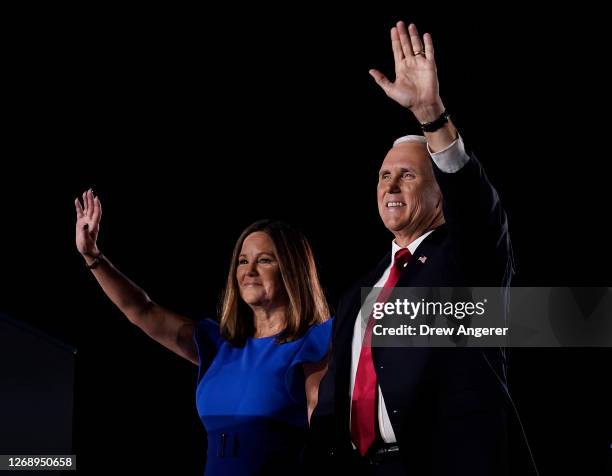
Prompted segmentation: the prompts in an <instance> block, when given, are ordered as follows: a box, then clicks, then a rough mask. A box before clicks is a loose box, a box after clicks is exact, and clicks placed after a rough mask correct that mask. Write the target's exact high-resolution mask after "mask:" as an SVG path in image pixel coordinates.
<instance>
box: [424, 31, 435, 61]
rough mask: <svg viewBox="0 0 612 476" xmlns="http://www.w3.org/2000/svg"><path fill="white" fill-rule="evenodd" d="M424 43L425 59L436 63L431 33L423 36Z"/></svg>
mask: <svg viewBox="0 0 612 476" xmlns="http://www.w3.org/2000/svg"><path fill="white" fill-rule="evenodd" d="M423 41H425V57H426V58H427V59H428V60H430V61H435V56H434V46H433V41H432V39H431V35H430V34H429V33H425V34H424V35H423Z"/></svg>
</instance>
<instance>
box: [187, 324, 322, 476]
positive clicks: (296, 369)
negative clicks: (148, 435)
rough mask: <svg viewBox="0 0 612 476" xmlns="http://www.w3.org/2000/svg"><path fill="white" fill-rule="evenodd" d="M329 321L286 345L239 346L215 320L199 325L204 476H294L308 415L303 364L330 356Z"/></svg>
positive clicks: (255, 342)
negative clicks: (288, 475) (291, 475)
mask: <svg viewBox="0 0 612 476" xmlns="http://www.w3.org/2000/svg"><path fill="white" fill-rule="evenodd" d="M331 330H332V319H330V320H328V321H326V322H324V323H323V324H318V325H315V326H312V327H311V328H310V329H308V331H306V333H305V334H304V335H303V336H302V337H300V338H299V339H297V340H295V341H293V342H288V343H284V344H279V343H277V342H276V336H271V337H263V338H249V339H248V340H247V342H246V344H245V346H244V347H235V346H233V345H232V344H230V343H229V342H227V341H226V340H225V339H224V338H223V337H221V335H220V333H219V325H218V324H217V323H216V322H215V321H212V320H210V319H204V320H201V321H198V322H197V325H196V330H195V334H194V339H195V342H196V345H197V348H198V353H199V359H200V366H199V371H198V385H197V389H196V406H197V409H198V414H199V415H200V418H201V420H202V423H203V424H204V427H205V429H206V433H207V436H208V450H207V457H206V470H205V472H204V474H205V476H221V475H223V476H251V475H270V476H272V475H276V474H286V473H287V472H293V473H295V472H296V470H297V469H298V468H297V466H296V465H297V464H298V462H299V458H300V452H301V451H302V448H303V445H304V441H305V436H306V430H307V427H308V413H307V401H306V392H305V387H304V371H303V368H302V365H301V364H304V363H317V362H320V361H321V360H323V358H325V356H326V355H327V352H328V350H329V347H330V342H331Z"/></svg>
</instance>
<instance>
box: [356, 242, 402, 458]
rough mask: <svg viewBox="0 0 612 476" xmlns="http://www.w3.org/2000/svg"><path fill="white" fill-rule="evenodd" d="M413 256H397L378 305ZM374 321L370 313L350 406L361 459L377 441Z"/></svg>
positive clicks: (379, 297)
mask: <svg viewBox="0 0 612 476" xmlns="http://www.w3.org/2000/svg"><path fill="white" fill-rule="evenodd" d="M411 257H412V254H411V253H410V251H408V248H401V249H399V250H398V251H397V252H396V253H395V257H394V259H393V265H392V266H391V272H390V273H389V277H388V278H387V281H386V282H385V284H384V286H383V289H382V290H381V291H380V294H379V295H378V298H377V299H376V302H385V301H386V300H387V299H388V297H389V295H390V294H391V292H392V291H393V288H394V287H395V284H396V283H397V280H398V279H399V277H400V275H401V274H402V269H403V268H404V267H405V266H406V265H407V264H408V261H410V258H411ZM374 322H375V321H374V318H373V317H372V314H370V317H369V318H368V324H367V325H366V330H365V333H364V335H363V342H362V344H361V353H360V354H359V362H358V364H357V374H356V376H355V385H354V387H353V398H352V405H351V437H352V439H353V443H355V446H357V449H358V450H359V453H361V455H362V456H364V455H365V454H366V453H367V451H368V449H369V448H370V446H372V443H374V440H375V439H376V393H377V389H378V385H377V378H376V370H375V369H374V362H373V361H372V328H373V327H374Z"/></svg>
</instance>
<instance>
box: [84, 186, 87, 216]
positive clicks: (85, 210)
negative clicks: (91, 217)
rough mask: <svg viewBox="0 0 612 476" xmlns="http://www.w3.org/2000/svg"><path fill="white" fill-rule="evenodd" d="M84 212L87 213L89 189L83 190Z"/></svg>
mask: <svg viewBox="0 0 612 476" xmlns="http://www.w3.org/2000/svg"><path fill="white" fill-rule="evenodd" d="M83 213H84V214H85V215H87V191H85V192H83Z"/></svg>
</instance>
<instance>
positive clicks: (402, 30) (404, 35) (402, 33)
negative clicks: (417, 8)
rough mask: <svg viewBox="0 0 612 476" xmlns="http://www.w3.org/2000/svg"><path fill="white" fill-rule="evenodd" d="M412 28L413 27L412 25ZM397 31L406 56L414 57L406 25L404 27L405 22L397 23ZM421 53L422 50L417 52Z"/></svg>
mask: <svg viewBox="0 0 612 476" xmlns="http://www.w3.org/2000/svg"><path fill="white" fill-rule="evenodd" d="M411 26H412V25H411ZM397 31H398V33H399V39H400V43H401V45H402V50H403V51H404V56H406V57H408V56H414V50H413V46H414V45H413V44H412V43H410V38H409V37H408V32H407V31H406V25H404V22H403V21H398V22H397ZM416 51H420V50H416Z"/></svg>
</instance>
